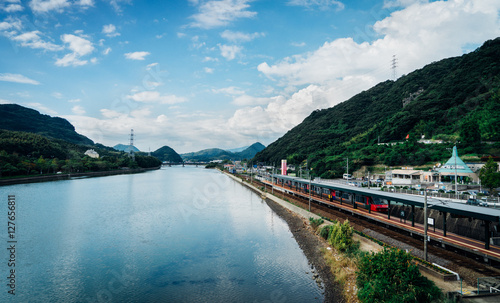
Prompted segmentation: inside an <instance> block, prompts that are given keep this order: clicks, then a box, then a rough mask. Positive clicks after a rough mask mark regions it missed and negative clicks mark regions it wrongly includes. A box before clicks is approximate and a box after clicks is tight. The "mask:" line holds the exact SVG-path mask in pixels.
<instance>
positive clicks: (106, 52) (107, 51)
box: [102, 47, 111, 55]
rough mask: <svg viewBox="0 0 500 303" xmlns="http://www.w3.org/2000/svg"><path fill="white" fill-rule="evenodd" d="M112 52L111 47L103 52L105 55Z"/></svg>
mask: <svg viewBox="0 0 500 303" xmlns="http://www.w3.org/2000/svg"><path fill="white" fill-rule="evenodd" d="M110 52H111V47H108V48H106V49H105V50H104V51H102V53H103V55H108V54H109V53H110Z"/></svg>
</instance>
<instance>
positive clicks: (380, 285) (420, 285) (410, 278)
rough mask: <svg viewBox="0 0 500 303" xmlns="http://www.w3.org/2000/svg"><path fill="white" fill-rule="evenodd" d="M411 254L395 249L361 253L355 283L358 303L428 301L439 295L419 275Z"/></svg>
mask: <svg viewBox="0 0 500 303" xmlns="http://www.w3.org/2000/svg"><path fill="white" fill-rule="evenodd" d="M412 259H413V257H412V256H411V255H410V254H409V253H407V252H405V251H402V250H399V249H387V248H386V249H384V250H383V251H381V252H379V253H373V252H372V253H371V254H366V255H364V256H361V258H360V259H359V261H358V271H357V275H358V276H357V279H356V284H357V286H358V288H359V290H358V298H359V300H360V301H361V302H370V303H372V302H373V303H375V302H415V303H417V302H418V303H420V302H432V301H435V300H437V299H440V298H441V297H442V293H441V291H440V290H439V288H437V286H436V285H435V284H434V283H433V282H432V281H430V280H428V279H427V278H425V277H423V276H422V275H421V274H420V272H419V270H418V267H417V266H416V265H415V264H413V263H412Z"/></svg>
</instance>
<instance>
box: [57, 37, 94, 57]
mask: <svg viewBox="0 0 500 303" xmlns="http://www.w3.org/2000/svg"><path fill="white" fill-rule="evenodd" d="M61 40H62V41H63V42H64V43H66V44H69V45H68V48H69V49H70V50H71V51H73V52H74V53H76V54H78V55H79V56H85V55H88V54H90V53H92V52H93V51H94V46H92V42H90V41H89V40H86V39H83V38H81V37H79V36H75V35H62V36H61Z"/></svg>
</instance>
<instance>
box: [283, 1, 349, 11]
mask: <svg viewBox="0 0 500 303" xmlns="http://www.w3.org/2000/svg"><path fill="white" fill-rule="evenodd" d="M288 5H293V6H304V7H307V8H312V7H318V8H320V9H322V10H325V9H329V8H330V7H331V6H334V7H336V9H337V10H338V11H340V10H343V9H344V7H345V6H344V4H343V3H342V2H340V1H335V0H290V1H288Z"/></svg>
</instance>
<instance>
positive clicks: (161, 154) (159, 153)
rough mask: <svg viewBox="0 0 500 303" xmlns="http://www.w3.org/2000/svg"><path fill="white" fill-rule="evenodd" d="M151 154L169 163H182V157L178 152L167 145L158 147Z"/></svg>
mask: <svg viewBox="0 0 500 303" xmlns="http://www.w3.org/2000/svg"><path fill="white" fill-rule="evenodd" d="M151 155H152V156H154V157H156V158H158V159H159V160H160V161H166V162H171V163H182V158H181V156H179V154H178V153H177V152H176V151H175V150H173V149H172V148H170V147H168V146H163V147H160V148H159V149H157V150H155V151H154V152H152V153H151Z"/></svg>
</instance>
